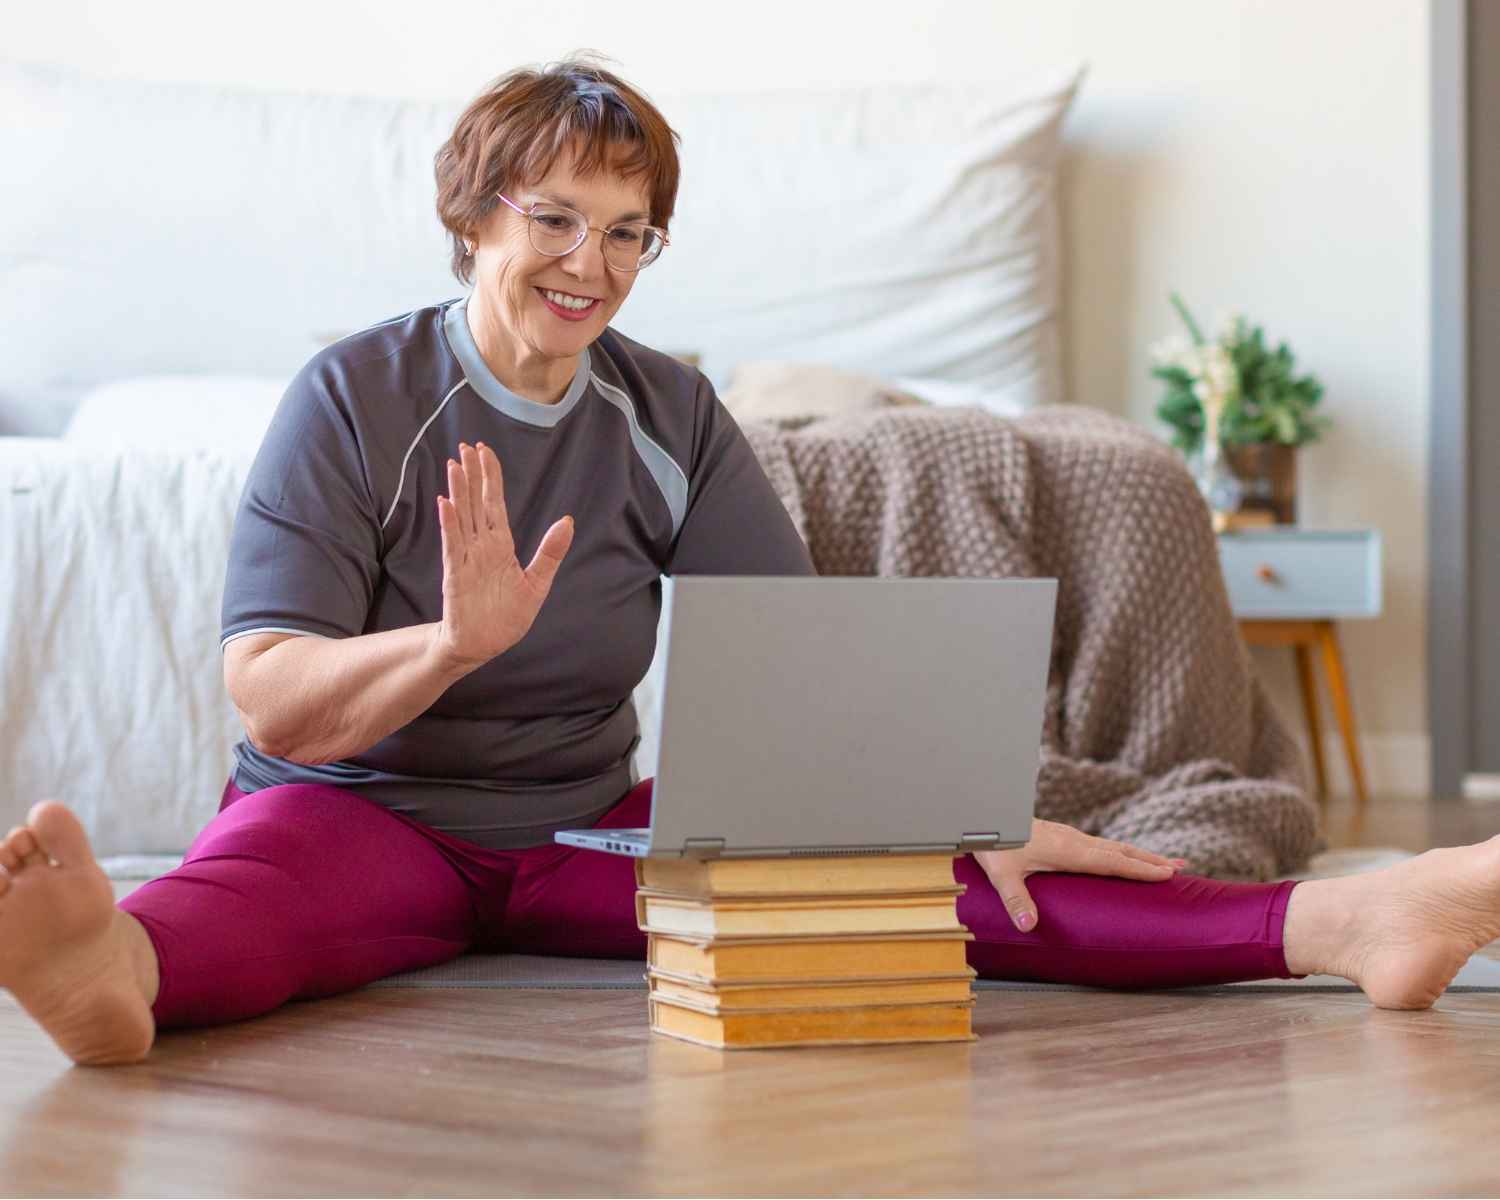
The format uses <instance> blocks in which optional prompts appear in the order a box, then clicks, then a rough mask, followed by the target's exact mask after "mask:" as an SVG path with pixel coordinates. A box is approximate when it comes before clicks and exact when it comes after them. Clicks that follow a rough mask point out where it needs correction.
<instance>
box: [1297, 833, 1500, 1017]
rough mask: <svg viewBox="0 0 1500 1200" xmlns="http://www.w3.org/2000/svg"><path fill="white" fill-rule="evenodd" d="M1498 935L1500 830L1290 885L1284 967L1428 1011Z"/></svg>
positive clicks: (1389, 1003)
mask: <svg viewBox="0 0 1500 1200" xmlns="http://www.w3.org/2000/svg"><path fill="white" fill-rule="evenodd" d="M1496 938H1500V837H1493V838H1491V839H1490V840H1489V841H1487V842H1479V843H1477V844H1475V845H1473V846H1459V847H1454V848H1451V849H1442V850H1429V851H1428V852H1427V853H1426V854H1422V855H1418V856H1417V857H1416V858H1414V859H1411V860H1410V861H1409V862H1403V863H1397V864H1396V865H1395V866H1393V867H1387V868H1386V869H1385V870H1383V871H1371V872H1369V873H1368V874H1363V875H1347V876H1345V877H1343V878H1341V879H1315V880H1310V881H1308V882H1306V883H1299V884H1298V885H1297V886H1296V887H1295V888H1293V889H1292V897H1291V903H1290V904H1289V905H1288V906H1287V914H1286V931H1285V936H1284V945H1285V947H1286V961H1287V967H1288V968H1289V969H1290V970H1291V972H1292V974H1294V975H1312V974H1328V975H1342V976H1343V977H1344V978H1345V979H1348V980H1350V981H1352V982H1354V983H1357V984H1359V986H1360V987H1361V988H1363V989H1364V992H1365V995H1367V996H1369V998H1370V999H1371V1000H1372V1001H1373V1002H1374V1003H1375V1004H1377V1005H1379V1006H1380V1007H1381V1008H1430V1007H1431V1006H1432V1005H1433V1003H1434V1002H1435V1001H1436V1000H1437V998H1438V997H1439V996H1441V995H1442V994H1443V989H1444V988H1446V987H1447V986H1448V985H1449V984H1450V983H1452V982H1453V977H1454V976H1455V975H1457V974H1458V972H1459V969H1460V968H1461V967H1462V966H1463V965H1464V963H1466V962H1468V961H1469V956H1470V955H1472V954H1473V953H1474V951H1476V950H1478V949H1479V948H1480V947H1481V946H1484V945H1487V944H1488V943H1490V942H1492V941H1494V940H1495V939H1496Z"/></svg>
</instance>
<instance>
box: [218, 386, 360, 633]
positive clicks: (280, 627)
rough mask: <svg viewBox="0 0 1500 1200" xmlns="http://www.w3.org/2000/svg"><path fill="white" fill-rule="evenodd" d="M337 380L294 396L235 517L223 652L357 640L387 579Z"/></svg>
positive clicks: (280, 409)
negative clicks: (290, 638)
mask: <svg viewBox="0 0 1500 1200" xmlns="http://www.w3.org/2000/svg"><path fill="white" fill-rule="evenodd" d="M336 378H337V377H336V373H335V372H334V371H332V370H330V369H329V368H328V367H327V366H320V365H319V362H318V360H317V359H315V360H314V361H313V362H312V363H309V364H308V366H306V367H304V368H303V369H302V371H301V372H299V373H298V375H297V377H296V378H295V379H294V380H293V381H292V383H291V386H290V387H289V388H288V389H287V392H286V395H285V396H283V397H282V400H281V403H280V405H278V406H277V409H276V414H275V416H274V417H273V418H272V419H271V425H270V428H269V429H268V430H267V432H266V437H265V441H263V442H262V443H261V447H260V451H259V452H258V453H257V454H256V456H255V462H254V464H253V465H252V466H251V468H250V475H249V477H248V479H247V480H246V482H245V490H244V492H243V493H242V494H241V496H240V503H239V508H238V510H237V511H236V513H235V518H234V529H233V532H232V533H231V535H230V539H229V566H228V570H227V573H226V575H225V580H224V604H223V613H222V617H223V620H222V625H221V641H220V643H219V645H220V649H222V648H223V647H224V645H225V644H226V643H228V642H229V641H230V640H231V639H232V638H235V637H238V636H240V635H242V634H247V633H254V632H270V631H281V632H287V633H309V634H317V635H321V636H323V637H354V636H356V635H358V634H360V633H362V632H363V631H364V627H365V619H366V617H367V615H368V613H369V610H370V602H371V598H372V597H373V596H374V592H375V584H376V580H377V579H378V577H379V572H380V519H379V517H377V516H376V512H375V507H376V506H375V503H374V500H373V497H372V495H371V491H370V487H369V484H368V477H367V474H366V471H365V466H364V460H363V456H362V455H361V453H360V444H359V439H358V438H357V437H356V435H355V430H354V428H353V424H352V421H351V418H350V413H349V409H348V407H347V398H345V397H341V396H340V395H339V385H338V383H337V382H336Z"/></svg>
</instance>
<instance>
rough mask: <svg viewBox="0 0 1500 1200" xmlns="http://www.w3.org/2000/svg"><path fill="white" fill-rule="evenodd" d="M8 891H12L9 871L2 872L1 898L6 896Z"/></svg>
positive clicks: (0, 873) (0, 879)
mask: <svg viewBox="0 0 1500 1200" xmlns="http://www.w3.org/2000/svg"><path fill="white" fill-rule="evenodd" d="M8 891H10V873H9V872H8V871H0V896H3V895H5V893H6V892H8Z"/></svg>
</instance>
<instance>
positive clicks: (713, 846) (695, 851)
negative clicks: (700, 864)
mask: <svg viewBox="0 0 1500 1200" xmlns="http://www.w3.org/2000/svg"><path fill="white" fill-rule="evenodd" d="M682 852H683V854H684V855H690V856H691V857H693V858H718V857H719V855H721V854H723V853H724V839H723V838H687V839H686V840H685V841H684V842H683V843H682Z"/></svg>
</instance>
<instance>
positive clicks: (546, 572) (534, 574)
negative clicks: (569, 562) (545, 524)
mask: <svg viewBox="0 0 1500 1200" xmlns="http://www.w3.org/2000/svg"><path fill="white" fill-rule="evenodd" d="M572 545H573V518H572V517H570V516H569V517H564V518H563V519H562V520H560V521H554V522H553V523H552V528H551V529H549V530H547V533H546V536H545V537H543V538H542V544H541V545H540V546H538V547H537V548H536V553H535V554H534V555H532V557H531V565H530V566H529V567H527V568H526V577H527V578H528V579H530V580H531V582H532V584H533V586H535V587H536V588H537V590H538V591H540V592H541V594H542V599H544V600H545V599H546V598H547V593H548V592H550V591H551V590H552V580H553V579H554V578H555V577H556V575H557V568H558V567H560V566H562V560H563V559H564V558H565V557H567V553H568V549H569V547H571V546H572Z"/></svg>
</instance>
